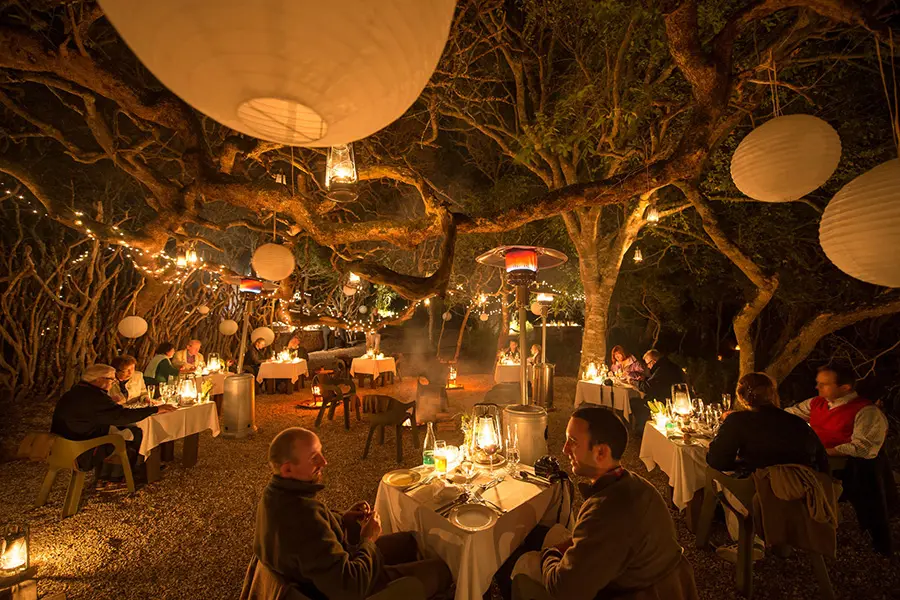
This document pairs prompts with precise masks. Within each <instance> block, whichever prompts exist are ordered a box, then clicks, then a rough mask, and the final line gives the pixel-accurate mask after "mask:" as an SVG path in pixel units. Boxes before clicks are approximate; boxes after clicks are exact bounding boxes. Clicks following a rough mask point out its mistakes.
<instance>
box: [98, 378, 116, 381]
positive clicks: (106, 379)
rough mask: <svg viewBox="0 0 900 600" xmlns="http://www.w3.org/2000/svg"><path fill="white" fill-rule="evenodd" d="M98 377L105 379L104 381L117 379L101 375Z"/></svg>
mask: <svg viewBox="0 0 900 600" xmlns="http://www.w3.org/2000/svg"><path fill="white" fill-rule="evenodd" d="M98 379H103V380H104V381H115V380H116V378H115V377H99V378H98Z"/></svg>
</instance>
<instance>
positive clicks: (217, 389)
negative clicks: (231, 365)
mask: <svg viewBox="0 0 900 600" xmlns="http://www.w3.org/2000/svg"><path fill="white" fill-rule="evenodd" d="M232 375H235V373H210V374H209V375H203V376H202V379H204V380H209V381H212V384H213V386H212V389H211V390H210V391H209V395H210V396H218V395H220V394H224V393H225V378H226V377H231V376H232Z"/></svg>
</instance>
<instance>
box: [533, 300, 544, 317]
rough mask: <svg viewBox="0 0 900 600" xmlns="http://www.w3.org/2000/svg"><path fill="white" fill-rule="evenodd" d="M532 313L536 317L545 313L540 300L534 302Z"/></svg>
mask: <svg viewBox="0 0 900 600" xmlns="http://www.w3.org/2000/svg"><path fill="white" fill-rule="evenodd" d="M531 313H532V314H533V315H534V316H536V317H539V316H541V315H542V314H544V305H543V304H541V303H540V302H532V303H531Z"/></svg>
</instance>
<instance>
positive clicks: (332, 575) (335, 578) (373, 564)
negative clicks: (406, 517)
mask: <svg viewBox="0 0 900 600" xmlns="http://www.w3.org/2000/svg"><path fill="white" fill-rule="evenodd" d="M324 488H325V486H323V485H319V484H315V483H310V482H307V481H297V480H295V479H285V478H283V477H280V476H278V475H273V476H272V480H271V481H270V482H269V485H267V486H266V489H265V490H263V495H262V499H261V500H260V502H259V507H258V508H257V511H256V533H255V535H254V540H253V552H254V554H255V555H256V557H257V558H258V559H259V560H260V562H262V563H263V564H265V565H266V566H267V567H268V568H269V569H271V570H272V571H274V572H275V573H277V574H279V575H280V576H282V577H283V578H284V579H285V580H286V581H287V582H288V583H292V584H295V585H296V586H297V587H298V588H300V590H301V591H302V592H303V593H304V594H306V595H307V596H309V597H310V598H312V599H313V600H325V599H330V600H357V599H360V600H362V599H363V598H365V597H366V596H368V595H369V594H371V593H372V590H373V589H374V587H375V584H376V581H377V579H378V575H379V573H380V571H381V568H382V562H383V561H382V557H381V553H380V552H379V550H378V549H377V548H376V547H375V544H373V543H372V542H369V541H365V540H364V541H362V542H360V544H359V545H358V546H351V545H350V544H349V542H348V541H347V536H346V533H345V532H344V530H343V528H342V526H341V518H340V516H338V515H337V514H336V513H334V512H332V511H331V510H329V509H328V507H327V506H326V505H325V503H324V502H322V501H321V500H319V499H318V498H316V494H318V492H320V491H321V490H323V489H324Z"/></svg>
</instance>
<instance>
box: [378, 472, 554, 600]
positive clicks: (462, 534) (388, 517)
mask: <svg viewBox="0 0 900 600" xmlns="http://www.w3.org/2000/svg"><path fill="white" fill-rule="evenodd" d="M522 468H523V469H525V468H526V467H522ZM485 481H488V475H487V474H486V473H485V474H484V475H483V476H481V477H479V478H478V479H476V483H483V482H485ZM559 490H560V487H559V486H558V485H555V486H553V487H550V488H543V487H538V486H537V485H534V484H531V483H525V482H523V481H518V480H516V479H513V478H511V477H507V478H506V479H505V480H504V481H503V482H502V483H500V484H499V485H498V486H496V487H494V488H492V489H489V490H487V491H486V492H485V493H484V498H485V499H486V500H489V501H491V502H493V503H494V504H497V505H498V506H500V507H501V508H504V509H506V510H508V511H509V512H508V513H506V514H504V515H500V517H499V518H498V519H497V522H496V523H495V524H494V525H493V527H491V528H489V529H485V530H483V531H477V532H468V531H464V530H462V529H460V528H458V527H456V526H455V525H453V524H452V523H451V522H450V521H448V520H447V519H446V518H445V517H442V516H440V515H438V514H437V513H436V512H434V509H435V508H437V507H439V506H440V505H443V504H445V503H446V502H447V501H448V500H444V501H443V502H437V503H434V502H427V503H420V502H419V501H418V500H417V499H416V498H413V497H411V496H410V495H408V494H406V493H405V492H403V491H401V490H399V489H397V488H395V487H392V486H389V485H385V484H384V483H380V484H379V485H378V495H377V496H376V498H375V511H376V512H377V513H378V515H379V516H380V517H381V526H382V529H383V531H384V533H386V534H387V533H396V532H399V531H411V532H414V533H415V534H416V538H417V539H418V542H419V547H420V548H422V549H423V551H424V552H425V553H426V554H427V555H429V556H438V557H440V558H441V559H442V560H443V561H444V562H445V563H447V566H448V567H450V571H451V572H452V573H453V579H454V580H455V581H456V596H455V598H456V600H472V599H475V598H481V597H482V596H483V595H484V593H485V592H486V591H487V590H488V589H490V587H491V579H492V578H493V576H494V573H496V572H497V569H499V568H500V566H501V565H502V564H503V563H504V562H505V561H506V559H507V558H509V555H510V554H512V552H513V550H515V549H516V548H517V547H518V546H519V545H520V544H521V543H522V540H524V539H525V536H526V535H528V533H529V532H531V530H532V529H534V527H535V526H536V525H537V524H538V523H541V521H542V519H543V520H544V524H545V525H549V524H550V523H551V522H553V523H555V522H556V516H557V508H558V507H559V503H560V491H559ZM422 491H423V490H418V491H417V492H415V494H416V497H417V498H418V497H421V492H422ZM551 507H552V510H548V509H550V508H551ZM545 514H546V519H545Z"/></svg>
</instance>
